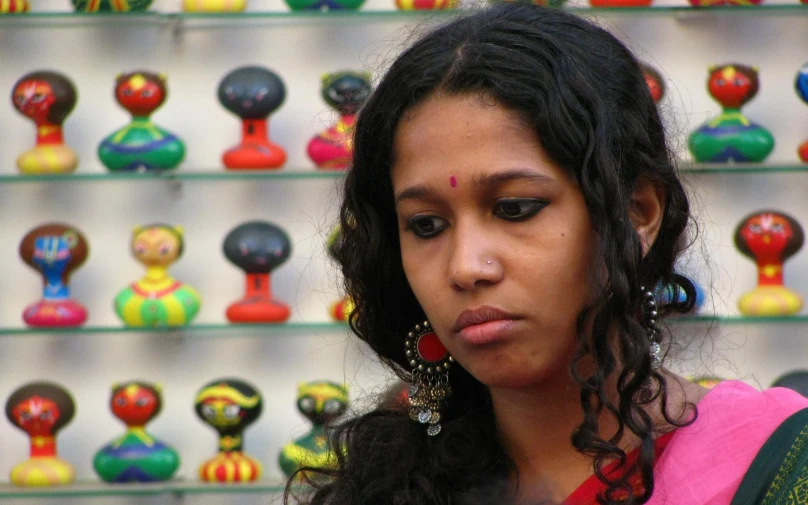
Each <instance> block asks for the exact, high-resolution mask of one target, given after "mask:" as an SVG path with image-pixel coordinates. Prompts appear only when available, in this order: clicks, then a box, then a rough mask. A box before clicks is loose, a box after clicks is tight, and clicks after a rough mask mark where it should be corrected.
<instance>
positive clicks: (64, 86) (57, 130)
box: [11, 70, 79, 174]
mask: <svg viewBox="0 0 808 505" xmlns="http://www.w3.org/2000/svg"><path fill="white" fill-rule="evenodd" d="M76 100H77V98H76V88H75V86H73V83H72V82H70V79H68V78H67V77H66V76H64V75H62V74H60V73H57V72H50V71H45V70H42V71H37V72H31V73H30V74H26V75H24V76H23V77H21V78H20V79H19V80H18V81H17V83H16V84H14V88H13V92H12V94H11V101H12V103H13V104H14V108H15V109H17V110H18V111H19V112H20V113H21V114H22V115H24V116H26V117H27V118H29V119H31V120H32V121H33V122H34V124H36V145H35V146H34V148H33V149H31V150H30V151H26V152H24V153H22V154H21V155H20V156H19V157H18V158H17V167H18V168H19V170H20V172H22V173H23V174H53V173H70V172H73V171H74V170H75V169H76V166H78V163H79V158H78V156H77V155H76V153H75V152H74V151H73V150H72V149H71V148H70V147H68V146H67V145H65V143H64V139H63V136H62V125H63V124H64V121H65V119H66V118H67V116H68V115H69V114H70V112H71V111H72V110H73V107H75V105H76Z"/></svg>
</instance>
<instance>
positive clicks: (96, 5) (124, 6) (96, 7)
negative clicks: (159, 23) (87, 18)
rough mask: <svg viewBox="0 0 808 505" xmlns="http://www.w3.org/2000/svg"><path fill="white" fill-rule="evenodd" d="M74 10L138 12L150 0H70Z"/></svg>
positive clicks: (143, 8)
mask: <svg viewBox="0 0 808 505" xmlns="http://www.w3.org/2000/svg"><path fill="white" fill-rule="evenodd" d="M71 1H72V2H73V9H75V11H76V12H138V11H145V10H148V8H149V6H150V5H151V3H152V0H71Z"/></svg>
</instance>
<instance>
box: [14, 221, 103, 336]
mask: <svg viewBox="0 0 808 505" xmlns="http://www.w3.org/2000/svg"><path fill="white" fill-rule="evenodd" d="M19 254H20V257H21V258H22V260H23V261H25V263H27V264H28V265H29V266H30V267H31V268H33V269H35V270H37V271H38V272H39V273H40V274H41V275H42V279H43V288H42V299H41V300H39V301H37V302H35V303H33V304H31V305H29V306H28V307H26V308H25V311H24V312H23V316H22V318H23V321H25V322H26V324H28V325H30V326H40V327H64V326H81V325H82V324H84V322H85V321H86V320H87V309H85V308H84V306H83V305H82V304H81V303H79V302H78V301H76V300H75V299H73V298H71V297H70V286H69V282H70V276H71V274H72V273H73V271H74V270H76V269H78V268H79V267H80V266H81V265H82V263H84V261H85V260H86V259H87V256H88V254H89V246H88V244H87V239H86V238H84V235H83V234H82V233H81V232H80V231H79V230H78V229H77V228H75V227H73V226H70V225H67V224H61V223H49V224H44V225H42V226H38V227H36V228H34V229H33V230H31V231H29V232H28V233H27V234H26V235H25V237H23V239H22V242H21V243H20V249H19Z"/></svg>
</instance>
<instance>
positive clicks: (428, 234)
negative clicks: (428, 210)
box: [407, 216, 449, 238]
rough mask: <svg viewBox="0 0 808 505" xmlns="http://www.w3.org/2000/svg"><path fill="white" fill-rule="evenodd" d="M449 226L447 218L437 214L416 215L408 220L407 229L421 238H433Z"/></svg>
mask: <svg viewBox="0 0 808 505" xmlns="http://www.w3.org/2000/svg"><path fill="white" fill-rule="evenodd" d="M448 226H449V223H447V222H446V220H445V219H442V218H439V217H436V216H415V217H412V218H410V220H409V221H408V222H407V229H410V230H412V232H413V233H414V234H415V236H417V237H420V238H432V237H434V236H436V235H437V234H438V233H440V232H442V231H443V230H445V229H446V228H447V227H448Z"/></svg>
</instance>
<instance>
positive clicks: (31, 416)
mask: <svg viewBox="0 0 808 505" xmlns="http://www.w3.org/2000/svg"><path fill="white" fill-rule="evenodd" d="M75 411H76V406H75V403H74V402H73V398H72V397H71V396H70V393H69V392H68V391H67V390H66V389H64V388H63V387H61V386H59V385H56V384H51V383H48V382H34V383H31V384H26V385H25V386H22V387H20V388H19V389H17V390H16V391H14V392H13V393H11V396H10V397H9V399H8V401H6V416H7V417H8V420H9V421H11V424H13V425H14V426H16V427H17V428H19V429H21V430H22V431H24V432H25V433H27V434H28V436H29V437H30V438H31V457H30V459H28V460H26V461H24V462H22V463H20V464H18V465H16V466H14V468H12V470H11V483H12V484H14V485H15V486H32V487H35V486H36V487H39V486H60V485H65V484H70V483H71V482H73V478H74V474H75V472H74V470H73V467H72V466H71V465H70V463H68V462H67V461H65V460H63V459H61V458H59V456H58V455H57V453H56V434H57V433H58V432H59V431H60V430H61V429H62V428H64V427H65V426H66V425H67V424H68V423H69V422H70V421H71V420H72V419H73V414H74V413H75Z"/></svg>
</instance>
